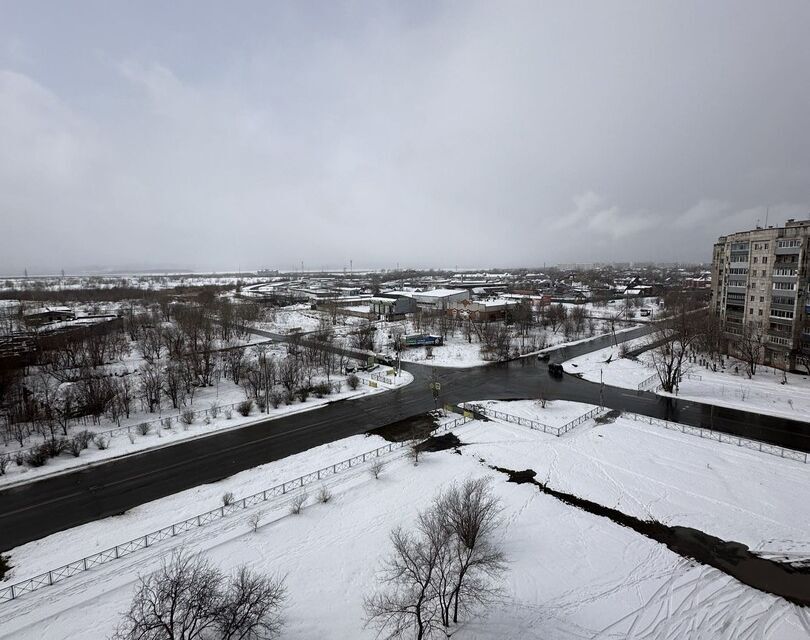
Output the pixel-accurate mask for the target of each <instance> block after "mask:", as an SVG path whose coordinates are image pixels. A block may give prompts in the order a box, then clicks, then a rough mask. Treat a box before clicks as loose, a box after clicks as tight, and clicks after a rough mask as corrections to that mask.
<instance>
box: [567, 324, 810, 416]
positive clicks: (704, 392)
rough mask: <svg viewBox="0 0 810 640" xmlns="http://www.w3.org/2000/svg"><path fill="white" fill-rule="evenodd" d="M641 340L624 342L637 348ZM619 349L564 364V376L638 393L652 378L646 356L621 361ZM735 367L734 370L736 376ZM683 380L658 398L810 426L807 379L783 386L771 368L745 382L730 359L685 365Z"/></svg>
mask: <svg viewBox="0 0 810 640" xmlns="http://www.w3.org/2000/svg"><path fill="white" fill-rule="evenodd" d="M643 340H644V339H643V338H642V339H640V340H635V341H632V342H629V343H627V344H628V347H629V346H634V345H636V344H639V343H640V341H643ZM619 351H620V348H619V347H608V348H606V349H600V350H598V351H593V352H591V353H588V354H585V355H583V356H579V357H577V358H572V359H571V360H568V361H567V362H565V363H564V365H563V366H564V368H565V370H566V371H567V372H568V373H571V374H575V375H581V376H582V377H583V378H585V379H586V380H590V381H592V382H599V380H600V372H601V376H602V381H603V382H604V383H605V384H607V385H611V386H615V387H623V388H625V389H638V385H639V383H640V382H642V381H643V380H645V379H647V378H649V377H650V376H652V375H654V374H655V369H654V368H653V367H652V366H651V364H650V360H649V356H648V355H646V354H642V355H641V356H639V358H638V359H636V360H632V359H629V358H622V357H621V356H620V354H619ZM735 366H736V367H737V371H736V372H735ZM684 372H685V374H686V375H685V376H684V378H683V380H682V381H681V383H680V386H679V388H678V393H677V394H674V393H671V394H667V393H666V392H664V391H660V390H659V391H658V393H659V394H661V395H670V396H673V397H679V398H684V399H687V400H695V401H697V402H705V403H707V404H715V405H719V406H724V407H731V408H734V409H743V410H745V411H754V412H757V413H765V414H768V415H773V416H779V417H783V418H790V419H792V420H802V421H810V376H807V375H800V374H795V373H788V374H787V376H786V378H787V383H786V384H782V380H783V372H782V371H780V370H778V369H773V368H771V367H764V366H760V367H757V373H756V375H755V376H754V377H753V378H751V379H749V378H748V376H747V375H746V374H745V365H744V364H743V363H742V362H739V361H737V360H735V359H734V358H731V357H728V358H726V367H725V369H722V368H718V370H717V371H713V370H711V369H707V368H705V367H704V366H700V365H699V364H697V363H687V365H686V367H685V368H684Z"/></svg>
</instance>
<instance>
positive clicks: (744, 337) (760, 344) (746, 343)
mask: <svg viewBox="0 0 810 640" xmlns="http://www.w3.org/2000/svg"><path fill="white" fill-rule="evenodd" d="M766 339H767V335H766V334H765V329H764V327H763V326H762V323H761V322H755V321H751V322H747V323H746V324H745V325H744V326H743V329H742V333H741V334H740V335H738V336H737V338H736V339H735V340H734V351H735V352H736V354H737V355H738V357H739V358H740V360H742V361H743V362H745V372H746V373H747V374H748V377H749V378H751V377H752V376H754V375H755V374H756V372H757V365H758V364H759V361H760V360H761V359H762V353H763V351H764V350H765V340H766Z"/></svg>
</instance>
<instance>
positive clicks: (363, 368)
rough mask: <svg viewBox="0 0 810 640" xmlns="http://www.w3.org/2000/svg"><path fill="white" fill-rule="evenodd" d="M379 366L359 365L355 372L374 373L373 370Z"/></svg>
mask: <svg viewBox="0 0 810 640" xmlns="http://www.w3.org/2000/svg"><path fill="white" fill-rule="evenodd" d="M379 366H380V365H378V364H376V363H375V364H361V365H360V366H358V367H357V370H358V371H374V369H376V368H377V367H379Z"/></svg>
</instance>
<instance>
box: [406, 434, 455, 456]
mask: <svg viewBox="0 0 810 640" xmlns="http://www.w3.org/2000/svg"><path fill="white" fill-rule="evenodd" d="M461 444H462V443H461V440H459V439H458V436H457V435H456V434H455V433H453V432H452V431H451V432H450V433H443V434H442V435H440V436H430V437H429V438H428V439H427V440H425V441H424V442H420V443H419V445H418V446H417V449H419V451H447V450H448V449H456V448H457V447H460V446H461ZM458 453H461V452H458Z"/></svg>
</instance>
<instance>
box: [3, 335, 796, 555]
mask: <svg viewBox="0 0 810 640" xmlns="http://www.w3.org/2000/svg"><path fill="white" fill-rule="evenodd" d="M645 329H646V327H644V328H641V329H639V330H638V331H639V335H641V333H643V331H644V330H645ZM623 337H627V338H631V337H636V336H635V335H634V333H629V334H624V335H623ZM612 340H613V339H612V337H610V336H608V337H605V338H603V339H599V340H597V341H592V342H590V343H587V344H583V345H575V346H572V347H566V348H565V349H560V350H557V351H556V352H555V353H554V354H553V355H552V356H551V358H552V360H563V359H567V358H570V357H573V356H575V355H578V354H580V353H584V352H587V351H591V350H594V349H598V348H601V347H603V346H606V345H608V344H611V343H612ZM403 368H404V369H406V370H407V371H409V372H411V373H412V374H413V375H414V381H413V383H411V384H410V385H408V386H406V387H403V388H401V389H397V390H394V391H389V392H386V393H383V394H376V395H373V396H367V397H364V398H360V399H357V400H347V401H341V402H334V403H332V404H330V405H329V406H327V407H324V408H321V409H317V410H313V411H308V412H304V413H298V414H293V415H290V416H286V417H283V418H276V419H273V420H267V421H264V422H260V423H256V424H252V425H249V426H245V427H243V428H241V429H234V430H230V431H227V432H223V433H217V434H212V435H210V436H207V437H204V438H198V439H194V440H189V441H186V442H179V443H177V444H174V445H171V446H168V447H164V448H162V449H155V450H152V451H145V452H144V453H141V454H134V455H130V456H126V457H123V458H119V459H116V460H112V461H110V462H108V463H105V464H101V465H98V466H95V467H90V468H86V469H83V470H77V471H74V472H71V473H66V474H63V475H59V476H55V477H52V478H46V479H43V480H40V481H37V482H32V483H28V484H24V485H20V486H17V487H13V488H10V489H6V490H4V491H2V492H0V549H4V550H7V549H11V548H13V547H15V546H18V545H20V544H24V543H26V542H29V541H32V540H36V539H39V538H42V537H44V536H47V535H49V534H51V533H55V532H57V531H61V530H64V529H67V528H70V527H74V526H77V525H80V524H83V523H85V522H90V521H93V520H96V519H99V518H103V517H106V516H110V515H115V514H119V513H122V512H123V511H126V510H127V509H130V508H132V507H134V506H137V505H139V504H143V503H145V502H149V501H151V500H155V499H157V498H161V497H163V496H166V495H170V494H173V493H177V492H178V491H182V490H184V489H188V488H191V487H194V486H197V485H200V484H205V483H210V482H215V481H217V480H219V479H222V478H224V477H227V476H230V475H233V474H234V473H237V472H239V471H243V470H245V469H250V468H253V467H256V466H258V465H260V464H263V463H266V462H270V461H273V460H278V459H280V458H284V457H286V456H289V455H291V454H294V453H298V452H300V451H305V450H307V449H310V448H312V447H315V446H317V445H320V444H324V443H327V442H331V441H334V440H338V439H340V438H345V437H347V436H351V435H357V434H362V433H365V432H367V431H369V430H371V429H374V428H376V427H381V426H384V425H387V424H390V423H392V422H396V421H398V420H402V419H404V418H408V417H411V416H414V415H418V414H422V413H425V412H427V411H429V410H431V409H433V408H434V403H433V398H432V396H431V392H430V390H429V388H428V385H429V382H430V379H431V375H432V373H431V368H430V367H425V366H420V365H411V364H406V365H403ZM435 372H436V375H437V379H438V380H439V382H441V383H442V393H441V402H443V403H444V402H450V403H458V402H463V401H473V400H483V399H504V400H507V399H523V398H537V397H538V396H539V394H540V391H541V390H542V393H543V395H544V396H545V397H546V398H548V399H564V400H573V401H578V402H587V403H591V404H599V399H600V388H599V385H598V384H594V383H591V382H586V381H584V380H580V379H579V378H576V377H573V376H569V375H566V376H564V377H563V378H561V379H554V378H552V377H550V376H549V375H548V373H547V367H546V365H545V363H542V362H538V361H537V360H536V359H535V358H524V359H521V360H518V361H514V362H510V363H507V364H500V365H491V366H487V367H479V368H474V369H445V368H437V369H436V370H435ZM602 399H603V404H604V405H605V406H606V407H609V408H611V409H619V410H626V411H633V412H636V413H640V414H643V415H647V416H652V417H656V418H664V419H668V420H673V421H678V422H682V423H685V424H690V425H696V426H703V427H709V428H713V429H715V430H719V431H725V432H728V433H733V434H738V435H744V436H747V437H750V438H755V439H758V440H764V441H766V442H771V443H774V444H780V445H783V446H786V447H790V448H793V449H800V450H802V451H810V424H805V423H800V422H795V421H790V420H784V419H780V418H774V417H768V416H762V415H759V414H752V413H746V412H743V411H736V410H733V409H725V408H720V407H711V406H709V405H702V404H700V403H695V402H689V401H683V400H674V399H668V398H663V397H660V396H656V395H654V394H652V393H636V392H633V391H628V390H624V389H618V388H613V387H607V386H605V387H604V388H603V389H602Z"/></svg>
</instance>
